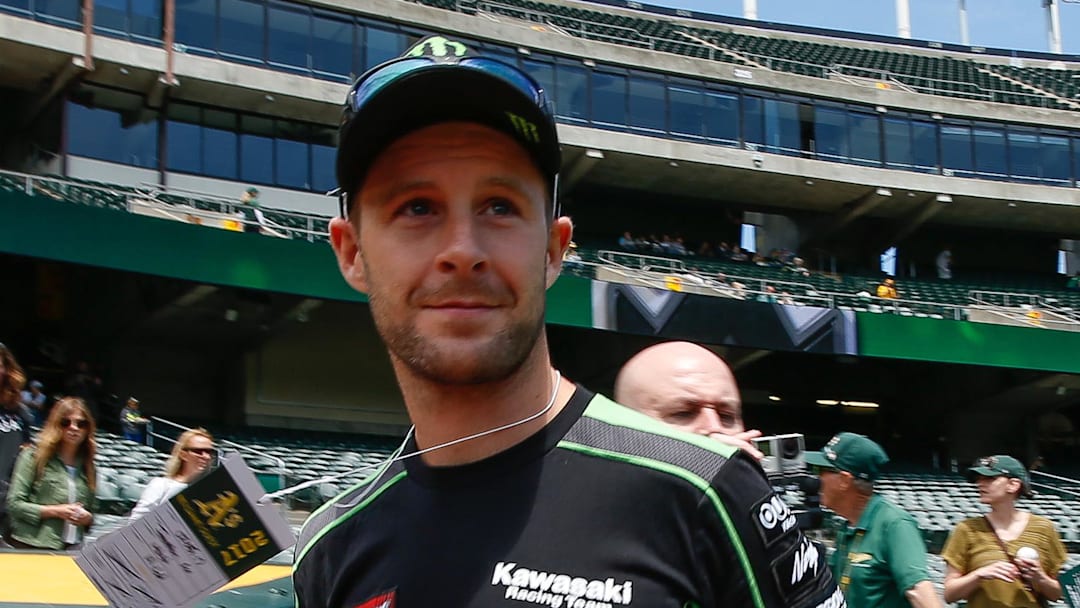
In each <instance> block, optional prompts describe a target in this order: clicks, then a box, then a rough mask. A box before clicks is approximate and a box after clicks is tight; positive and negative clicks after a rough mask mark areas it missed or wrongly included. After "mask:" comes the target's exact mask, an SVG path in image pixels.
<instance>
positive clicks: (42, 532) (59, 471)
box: [7, 397, 97, 550]
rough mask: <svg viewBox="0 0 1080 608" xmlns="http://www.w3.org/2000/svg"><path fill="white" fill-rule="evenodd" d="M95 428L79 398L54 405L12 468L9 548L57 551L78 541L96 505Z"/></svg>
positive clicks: (80, 540)
mask: <svg viewBox="0 0 1080 608" xmlns="http://www.w3.org/2000/svg"><path fill="white" fill-rule="evenodd" d="M95 430H96V426H95V425H94V419H93V418H92V417H91V416H90V409H89V408H87V407H86V404H85V403H83V401H82V399H79V398H77V397H65V398H63V399H61V400H60V401H58V402H57V403H56V405H54V406H53V408H52V412H50V413H49V418H48V420H46V421H45V428H43V429H42V430H41V435H40V436H39V437H38V444H37V447H36V448H34V449H26V450H23V451H22V453H21V454H20V455H19V459H18V461H17V462H16V464H15V474H14V475H13V476H12V479H11V490H10V492H9V493H8V498H7V505H8V510H9V511H10V513H11V536H10V538H9V539H8V542H9V543H10V544H11V545H12V546H14V547H17V548H27V549H53V550H62V549H71V548H74V547H77V546H78V545H79V544H80V543H81V542H82V537H83V534H84V533H85V532H86V529H87V528H88V527H89V526H90V524H91V523H93V521H94V516H93V511H94V509H95V508H96V505H97V499H96V498H95V496H94V488H95V487H96V485H97V473H96V470H95V468H94V456H95V455H96V454H97V443H96V442H95V440H94V431H95Z"/></svg>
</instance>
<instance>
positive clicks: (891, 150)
mask: <svg viewBox="0 0 1080 608" xmlns="http://www.w3.org/2000/svg"><path fill="white" fill-rule="evenodd" d="M884 122H885V164H886V166H888V167H890V168H893V169H910V168H911V166H912V165H913V164H914V157H913V156H914V155H913V150H912V144H911V123H910V122H908V120H907V119H906V118H886V119H885V121H884Z"/></svg>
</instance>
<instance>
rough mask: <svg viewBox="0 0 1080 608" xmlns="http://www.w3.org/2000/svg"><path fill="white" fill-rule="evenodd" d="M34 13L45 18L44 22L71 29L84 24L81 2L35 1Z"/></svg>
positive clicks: (77, 0) (67, 0) (78, 0)
mask: <svg viewBox="0 0 1080 608" xmlns="http://www.w3.org/2000/svg"><path fill="white" fill-rule="evenodd" d="M34 12H35V13H37V14H38V15H40V16H41V17H43V19H42V21H48V22H50V23H60V24H62V25H66V26H69V27H71V26H78V25H81V24H82V2H80V0H34Z"/></svg>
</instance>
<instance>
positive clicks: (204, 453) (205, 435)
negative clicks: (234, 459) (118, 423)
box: [131, 429, 215, 521]
mask: <svg viewBox="0 0 1080 608" xmlns="http://www.w3.org/2000/svg"><path fill="white" fill-rule="evenodd" d="M214 452H215V449H214V438H213V437H212V436H211V435H210V433H209V432H207V431H206V429H191V430H188V431H184V432H183V433H181V435H180V437H179V438H178V439H177V440H176V444H174V445H173V450H172V454H171V455H170V456H169V459H168V460H167V461H166V462H165V476H164V477H157V478H155V479H152V480H150V483H148V484H147V485H146V489H145V490H143V493H142V495H141V496H139V502H138V503H137V504H136V505H135V508H134V509H132V510H131V520H132V521H134V520H136V519H139V518H140V517H142V516H143V515H146V514H147V513H149V512H150V511H151V510H153V508H154V507H156V506H158V505H160V504H162V503H165V502H167V501H168V500H169V499H170V498H172V497H173V496H176V495H177V494H179V493H180V492H181V491H183V489H184V488H186V487H188V485H190V484H191V483H192V482H193V481H195V480H196V479H198V478H199V477H201V476H202V475H203V474H204V473H206V470H207V469H208V468H209V467H210V463H211V462H212V461H213V460H214Z"/></svg>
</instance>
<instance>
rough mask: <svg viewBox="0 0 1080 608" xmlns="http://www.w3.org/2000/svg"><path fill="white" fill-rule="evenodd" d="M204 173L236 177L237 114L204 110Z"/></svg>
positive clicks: (230, 177)
mask: <svg viewBox="0 0 1080 608" xmlns="http://www.w3.org/2000/svg"><path fill="white" fill-rule="evenodd" d="M203 125H204V126H203V173H205V174H206V175H212V176H214V177H224V178H229V179H236V175H237V172H236V162H237V159H236V156H237V137H236V115H235V114H233V113H232V112H219V111H217V110H204V111H203Z"/></svg>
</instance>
